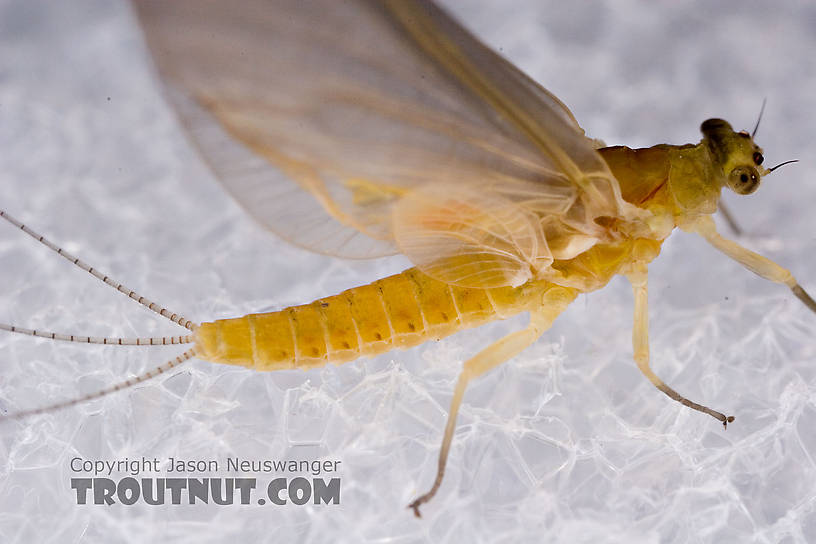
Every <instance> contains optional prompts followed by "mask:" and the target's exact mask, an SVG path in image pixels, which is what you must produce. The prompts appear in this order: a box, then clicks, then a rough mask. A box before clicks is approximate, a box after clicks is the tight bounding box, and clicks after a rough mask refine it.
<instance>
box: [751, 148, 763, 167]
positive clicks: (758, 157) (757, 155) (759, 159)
mask: <svg viewBox="0 0 816 544" xmlns="http://www.w3.org/2000/svg"><path fill="white" fill-rule="evenodd" d="M764 160H765V157H763V156H762V153H760V152H759V151H754V164H756V165H757V166H759V165H760V164H762V161H764Z"/></svg>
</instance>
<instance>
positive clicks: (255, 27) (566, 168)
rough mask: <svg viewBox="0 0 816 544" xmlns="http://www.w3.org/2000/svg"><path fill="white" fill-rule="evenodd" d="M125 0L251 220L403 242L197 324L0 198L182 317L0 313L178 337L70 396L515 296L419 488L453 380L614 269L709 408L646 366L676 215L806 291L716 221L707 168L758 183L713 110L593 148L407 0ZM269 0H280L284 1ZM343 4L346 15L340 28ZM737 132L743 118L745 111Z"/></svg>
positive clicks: (519, 346)
mask: <svg viewBox="0 0 816 544" xmlns="http://www.w3.org/2000/svg"><path fill="white" fill-rule="evenodd" d="M275 4H276V5H275V6H273V7H274V8H275V9H274V10H273V11H274V12H271V11H270V7H269V6H268V4H267V3H265V2H261V1H259V0H254V1H248V2H244V3H242V4H241V7H240V9H234V8H231V7H226V4H224V3H223V2H218V1H214V0H213V1H207V2H200V1H174V2H164V1H161V0H155V1H148V0H138V1H136V2H135V7H136V12H137V13H138V15H139V18H140V20H141V22H142V25H143V28H144V30H145V35H146V38H147V43H148V46H149V48H150V50H151V53H152V55H153V58H154V60H155V63H156V67H157V70H158V73H159V76H160V78H161V79H162V80H163V81H164V82H165V83H166V84H167V87H168V98H169V100H170V101H171V102H172V103H173V105H174V106H175V107H176V111H177V112H178V115H179V118H180V120H181V122H182V124H183V125H184V127H185V128H186V129H187V131H188V132H189V135H190V137H191V139H192V141H193V142H194V143H195V144H196V146H197V148H198V150H199V151H200V153H201V156H202V158H203V159H204V160H205V161H206V162H207V163H208V165H209V166H210V167H211V169H212V170H213V172H214V173H215V174H216V175H217V176H218V178H219V179H220V180H221V181H222V182H223V184H224V186H225V188H226V189H227V190H228V191H229V192H230V193H231V194H232V196H233V197H234V198H235V199H236V200H237V201H238V202H239V203H240V204H241V205H242V206H243V207H244V208H245V210H246V211H247V212H248V213H249V214H250V215H251V216H252V217H253V218H254V219H255V220H257V221H258V222H259V223H260V224H261V225H263V226H265V227H267V228H268V229H270V230H272V231H273V232H275V233H277V234H278V235H280V236H281V237H282V238H284V239H286V240H288V241H290V242H292V243H294V244H296V245H299V246H302V247H304V248H307V249H310V250H313V251H317V252H320V253H325V254H330V255H336V256H339V257H346V258H370V257H377V256H384V255H392V254H397V253H401V254H404V255H405V256H406V257H408V259H409V260H410V261H411V262H412V263H413V264H414V268H410V269H408V270H406V271H404V272H402V273H400V274H396V275H393V276H390V277H386V278H383V279H380V280H377V281H375V282H373V283H371V284H369V285H364V286H360V287H357V288H354V289H350V290H347V291H344V292H342V293H340V294H337V295H335V296H329V297H325V298H321V299H319V300H316V301H314V302H312V303H310V304H305V305H300V306H293V307H290V308H286V309H283V310H280V311H275V312H267V313H258V314H250V315H246V316H243V317H236V318H233V319H222V320H217V321H214V322H203V323H196V322H194V321H191V320H189V319H187V318H185V317H182V316H180V315H178V314H176V313H174V312H172V311H170V310H167V309H165V308H163V307H161V306H160V305H158V304H156V303H154V302H152V301H150V300H148V299H146V298H144V297H143V296H141V295H139V294H137V293H135V292H133V291H132V290H130V289H128V288H127V287H125V286H123V285H122V284H120V283H119V282H118V281H116V280H113V279H112V278H110V277H108V276H107V275H105V274H104V273H102V272H99V271H97V270H95V269H94V268H93V267H91V266H89V265H87V264H85V263H84V262H82V261H81V260H79V259H78V258H76V257H74V256H73V255H70V254H68V253H66V252H65V251H63V250H62V249H61V248H59V247H58V246H56V245H54V244H53V243H51V242H50V241H48V240H47V239H45V238H44V237H43V236H41V235H40V234H38V233H37V232H35V231H34V230H31V229H30V228H28V227H26V226H25V225H24V224H23V223H21V222H20V221H18V220H17V219H14V218H13V217H11V216H9V215H8V214H7V213H5V212H0V216H2V217H3V218H4V219H6V220H7V221H8V222H10V223H11V224H13V225H14V226H16V227H17V228H19V229H21V230H23V231H24V232H26V233H27V234H29V235H30V236H33V237H34V238H35V239H37V240H38V241H40V242H41V243H43V244H45V245H47V246H48V247H50V248H51V249H53V250H54V251H56V252H58V253H59V254H60V255H62V256H63V257H65V258H67V259H68V260H70V261H72V262H73V263H74V264H75V265H77V266H79V267H81V268H83V269H84V270H86V271H87V272H89V273H91V274H92V275H94V276H95V277H97V278H98V279H99V280H101V281H103V282H104V283H106V284H108V285H110V286H111V287H113V288H115V289H117V290H118V291H120V292H122V293H123V294H125V295H126V296H128V297H130V298H132V299H134V300H135V301H137V302H138V303H140V304H142V305H144V306H146V307H148V308H149V309H151V310H152V311H154V312H156V313H158V314H160V315H162V316H163V317H165V318H167V319H169V320H171V321H173V322H174V323H176V324H178V325H180V326H182V327H185V328H186V329H188V330H187V331H185V332H184V333H183V334H180V335H178V336H168V337H157V338H94V337H78V336H72V335H64V334H59V333H52V332H50V331H41V330H30V329H27V328H23V327H18V326H13V325H6V324H0V328H2V329H4V330H7V331H10V332H18V333H23V334H29V335H33V336H39V337H46V338H50V339H54V340H64V341H74V342H85V343H99V344H127V345H134V344H137V345H156V344H162V345H164V344H186V345H187V347H188V349H186V350H185V351H184V352H183V353H182V354H180V355H179V356H178V357H176V358H174V359H172V360H171V361H169V362H167V363H166V364H164V365H162V366H160V367H157V368H156V369H154V370H152V371H150V372H148V373H145V374H143V375H141V376H138V377H136V378H133V379H131V380H128V381H126V382H123V383H121V384H118V385H115V386H113V387H109V388H107V389H104V390H102V391H99V392H97V393H94V394H91V395H87V396H84V397H82V398H77V399H72V400H67V401H63V402H59V403H56V404H53V405H50V406H45V407H40V408H34V409H31V410H24V411H21V412H17V413H13V414H10V415H9V416H8V417H9V418H21V417H26V416H31V415H34V414H40V413H45V412H48V411H53V410H56V409H60V408H65V407H68V406H72V405H75V404H77V403H80V402H84V401H87V400H89V399H92V398H96V397H99V396H103V395H105V394H108V393H112V392H114V391H118V390H120V389H123V388H126V387H129V386H132V385H134V384H136V383H139V382H142V381H144V380H146V379H149V378H152V377H155V376H157V375H159V374H162V373H164V372H166V371H168V370H170V369H172V368H173V367H175V366H177V365H179V364H182V363H184V362H185V361H186V360H188V359H191V358H193V357H196V358H199V359H203V360H208V361H212V362H216V363H223V364H233V365H240V366H246V367H250V368H253V369H256V370H276V369H283V368H310V367H315V366H321V365H325V364H327V363H335V364H340V363H345V362H349V361H353V360H355V359H357V358H359V357H362V356H371V355H376V354H379V353H383V352H386V351H389V350H391V349H394V348H407V347H410V346H414V345H417V344H420V343H422V342H426V341H428V340H432V339H441V338H444V337H446V336H448V335H450V334H453V333H454V332H456V331H458V330H461V329H464V328H471V327H477V326H479V325H482V324H484V323H487V322H489V321H493V320H496V319H503V318H507V317H510V316H514V315H517V314H519V313H523V312H527V313H529V315H530V323H529V325H528V326H527V327H526V328H524V329H522V330H520V331H517V332H514V333H512V334H510V335H508V336H506V337H504V338H502V339H501V340H499V341H497V342H495V343H494V344H492V345H490V346H489V347H487V348H485V349H484V350H482V351H481V352H479V353H477V354H475V355H474V356H473V357H472V358H470V359H468V360H467V361H465V362H464V365H463V369H462V372H461V374H460V376H459V379H458V382H457V384H456V387H455V390H454V393H453V398H452V400H451V406H450V411H449V414H448V419H447V425H446V428H445V432H444V437H443V442H442V447H441V451H440V456H439V466H438V470H437V475H436V480H435V481H434V482H433V484H432V487H431V489H430V490H429V491H428V492H427V493H426V494H424V495H422V496H420V497H419V498H417V499H416V500H415V501H414V502H412V503H411V507H412V508H413V509H414V512H415V513H416V514H417V515H419V507H420V506H421V505H422V504H423V503H425V502H427V501H428V500H430V498H431V497H433V495H434V494H435V493H436V491H437V489H438V488H439V485H440V484H441V481H442V477H443V474H444V468H445V463H446V460H447V455H448V451H449V449H450V446H451V441H452V438H453V432H454V428H455V422H456V417H457V412H458V409H459V406H460V403H461V401H462V398H463V395H464V393H465V390H466V388H467V386H468V384H469V383H470V382H471V381H472V380H473V379H475V378H477V377H478V376H480V375H482V374H484V373H485V372H488V371H489V370H491V369H492V368H495V367H496V366H497V365H499V364H501V363H503V362H505V361H507V360H508V359H510V358H512V357H513V356H515V355H516V354H518V353H520V352H521V351H522V350H524V349H525V348H526V347H528V346H530V345H531V344H532V343H533V342H535V341H536V340H537V339H538V338H539V337H540V336H541V335H542V334H543V333H544V332H545V331H546V330H547V329H548V328H549V327H550V325H551V324H552V323H553V321H554V320H555V319H556V317H557V316H558V315H559V314H560V313H561V312H562V311H563V310H564V309H565V308H566V307H567V306H568V305H569V304H570V303H571V302H572V301H573V300H574V299H575V298H576V296H577V295H578V294H580V293H586V292H591V291H594V290H597V289H600V288H601V287H603V286H605V285H606V284H607V283H608V282H609V281H610V280H611V279H612V277H614V276H616V275H618V274H621V275H624V276H626V277H627V278H628V280H629V281H630V282H631V285H632V289H633V293H634V298H635V312H634V313H635V315H634V331H633V348H634V358H635V361H636V362H637V365H638V367H639V369H640V370H641V372H642V373H643V374H644V375H645V376H646V377H647V378H648V379H649V380H650V381H651V382H652V383H653V384H654V385H655V386H656V387H657V388H658V389H660V390H661V391H663V392H664V393H665V394H667V395H668V396H669V397H671V398H672V399H674V400H677V401H678V402H680V403H682V404H684V405H686V406H688V407H690V408H693V409H695V410H698V411H700V412H703V413H706V414H709V415H711V416H712V417H714V418H716V419H717V420H719V421H720V422H722V423H723V425H727V423H729V422H731V421H733V417H732V416H730V415H726V414H725V413H723V412H720V411H717V410H713V409H711V408H709V407H707V406H705V405H703V404H699V403H697V402H693V401H691V400H689V399H686V398H685V397H683V396H682V395H681V394H679V393H678V392H676V391H675V390H673V389H672V388H671V387H669V386H668V385H667V384H666V383H665V382H663V381H662V380H661V379H660V378H659V377H658V376H657V375H656V374H655V373H654V372H653V371H652V370H651V367H650V364H649V363H650V362H649V344H648V313H647V302H648V301H647V297H648V265H649V263H650V262H651V261H652V260H653V259H655V258H656V257H657V256H658V254H659V253H660V249H661V244H662V243H663V241H664V240H665V239H666V237H667V236H669V234H670V233H671V232H672V230H673V229H674V228H675V227H680V228H681V229H683V230H686V231H688V232H692V233H696V234H699V235H700V236H702V237H703V238H704V239H705V240H706V241H708V242H709V243H710V244H711V245H713V246H714V247H715V248H717V249H718V250H720V251H721V252H723V253H725V254H726V255H727V256H729V257H731V258H732V259H734V260H736V261H738V262H739V263H741V264H742V265H743V266H745V267H746V268H748V269H749V270H751V271H752V272H754V273H756V274H758V275H759V276H761V277H763V278H765V279H768V280H771V281H774V282H777V283H781V284H784V285H786V286H787V287H789V288H790V289H791V290H792V291H793V293H794V294H795V296H796V297H798V298H799V299H800V300H801V301H802V302H804V303H805V304H806V305H807V306H808V307H809V308H810V309H811V310H813V311H816V302H814V301H813V299H811V297H810V296H809V295H808V294H807V293H806V292H805V291H804V290H803V289H802V288H801V287H800V286H799V284H798V283H797V282H796V280H795V279H794V278H793V276H792V275H791V273H790V272H788V271H787V270H786V269H784V268H782V267H780V266H779V265H777V264H775V263H773V262H772V261H770V260H768V259H766V258H764V257H762V256H760V255H758V254H756V253H753V252H751V251H749V250H747V249H745V248H743V247H741V246H740V245H738V244H737V243H735V242H733V241H730V240H728V239H726V238H724V237H722V236H720V235H719V234H718V233H717V231H716V229H715V226H714V222H713V219H712V217H711V216H712V214H714V213H715V212H716V211H718V205H719V199H720V194H721V191H722V189H723V188H724V187H727V188H728V189H730V190H732V191H734V192H735V193H737V194H750V193H753V192H754V191H756V190H757V188H758V187H759V185H760V182H761V180H762V178H763V177H764V176H766V175H768V174H770V172H771V171H772V170H773V169H774V168H771V169H768V168H766V167H765V166H763V161H764V158H763V151H762V149H761V148H759V146H758V145H757V144H756V143H755V142H754V139H753V135H754V133H748V132H745V131H741V132H737V131H734V130H733V128H732V127H731V125H730V124H728V123H727V122H725V121H723V120H720V119H709V120H707V121H705V122H704V123H703V124H702V126H701V130H702V134H703V138H702V141H701V142H700V143H699V144H694V145H692V144H689V145H682V146H674V145H657V146H654V147H650V148H647V149H630V148H628V147H622V146H615V147H604V148H597V145H596V142H595V141H593V140H590V139H589V138H587V137H586V136H585V135H584V132H583V130H582V129H581V128H580V126H579V125H578V123H577V121H576V120H575V118H574V117H573V115H572V113H571V112H570V111H569V109H567V107H566V106H565V105H564V104H563V103H562V102H561V101H560V100H558V99H557V98H556V97H555V96H553V95H551V94H550V93H549V92H547V91H546V90H545V89H544V88H542V87H540V86H539V85H537V84H536V83H535V82H534V81H532V80H531V79H529V78H528V77H527V76H525V75H524V74H523V73H521V72H520V71H519V70H518V69H517V68H515V67H514V66H512V65H511V64H510V63H508V62H507V61H505V60H504V59H502V58H501V57H499V56H498V55H497V54H495V53H494V52H493V51H491V50H490V49H488V48H487V47H486V46H484V45H483V44H481V43H480V42H479V41H478V40H477V39H476V38H474V37H473V36H472V35H470V34H469V33H468V32H467V31H466V30H465V29H463V28H462V27H461V26H459V25H458V23H456V22H455V21H454V20H453V19H452V18H450V17H449V16H448V15H447V14H446V13H445V12H443V11H442V10H441V9H439V8H437V7H436V6H435V5H433V4H432V3H430V2H428V1H426V0H416V1H412V2H406V1H397V0H394V1H390V0H386V1H383V2H373V1H372V2H369V1H365V0H360V1H358V2H330V1H323V2H312V3H304V2H299V1H294V0H292V1H287V0H280V1H278V2H276V3H275ZM284 14H285V16H283V15H284ZM350 21H351V22H352V23H353V25H354V29H355V31H354V32H349V31H348V28H347V26H348V25H349V24H350ZM754 132H755V131H754Z"/></svg>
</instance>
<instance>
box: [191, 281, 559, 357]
mask: <svg viewBox="0 0 816 544" xmlns="http://www.w3.org/2000/svg"><path fill="white" fill-rule="evenodd" d="M550 288H557V289H563V288H561V287H557V286H554V285H552V284H547V283H539V284H525V285H522V286H521V287H516V288H512V287H505V288H499V289H489V290H488V289H469V288H464V287H456V286H453V285H448V284H446V283H442V282H440V281H437V280H434V279H432V278H430V277H429V276H426V275H425V274H423V273H422V272H420V271H419V270H417V269H415V268H411V269H409V270H406V271H405V272H402V273H400V274H397V275H394V276H389V277H387V278H383V279H381V280H377V281H375V282H373V283H371V284H368V285H363V286H361V287H355V288H354V289H349V290H348V291H344V292H342V293H340V294H339V295H335V296H331V297H327V298H323V299H319V300H316V301H314V302H312V303H311V304H305V305H302V306H292V307H290V308H287V309H285V310H281V311H278V312H270V313H263V314H250V315H247V316H244V317H239V318H234V319H220V320H218V321H214V322H212V323H202V324H201V326H200V327H199V328H198V329H197V330H196V346H195V350H196V356H197V357H199V358H201V359H206V360H209V361H213V362H216V363H227V364H236V365H243V366H248V367H252V368H254V369H256V370H277V369H282V368H296V367H311V366H319V365H324V364H326V363H327V362H331V363H336V364H339V363H344V362H346V361H351V360H354V359H356V358H358V357H360V356H363V355H376V354H379V353H383V352H385V351H388V350H390V349H393V348H397V347H399V348H406V347H410V346H415V345H417V344H421V343H422V342H425V341H427V340H432V339H439V338H443V337H445V336H448V335H450V334H453V333H454V332H456V331H457V330H460V329H463V328H469V327H475V326H478V325H481V324H483V323H485V322H488V321H492V320H494V319H497V318H505V317H509V316H511V315H515V314H517V313H519V312H522V311H525V310H527V309H528V308H529V307H530V305H531V304H541V297H542V295H543V293H544V292H545V291H547V290H548V289H550Z"/></svg>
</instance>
